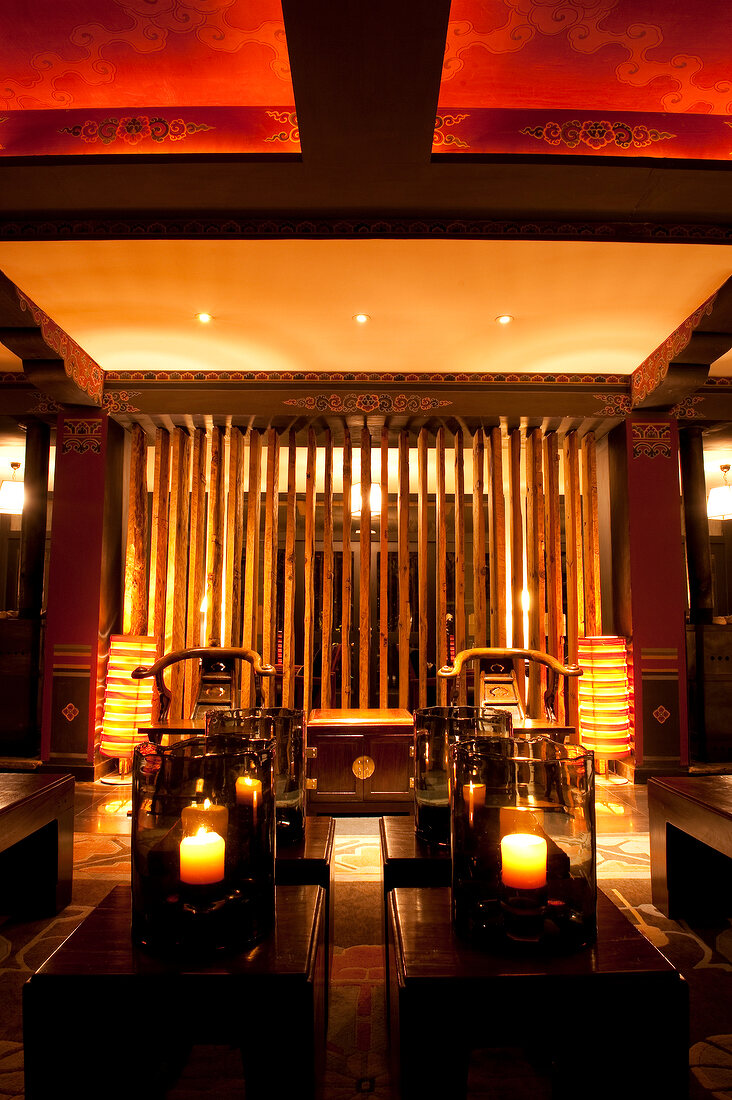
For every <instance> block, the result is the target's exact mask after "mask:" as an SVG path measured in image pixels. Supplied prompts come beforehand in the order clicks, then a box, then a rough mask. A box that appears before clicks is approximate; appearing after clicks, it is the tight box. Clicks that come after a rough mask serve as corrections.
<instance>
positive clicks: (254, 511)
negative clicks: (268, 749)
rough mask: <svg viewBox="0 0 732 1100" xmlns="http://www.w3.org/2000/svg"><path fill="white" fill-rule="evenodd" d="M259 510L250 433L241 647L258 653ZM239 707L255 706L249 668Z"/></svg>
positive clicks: (258, 446) (256, 442) (256, 455)
mask: <svg viewBox="0 0 732 1100" xmlns="http://www.w3.org/2000/svg"><path fill="white" fill-rule="evenodd" d="M261 506H262V436H261V433H260V432H258V431H255V430H254V429H251V430H250V431H249V481H248V483H247V535H246V550H245V558H244V599H243V625H242V644H243V645H244V646H245V647H248V648H249V649H254V650H257V649H258V644H259V643H258V634H259V525H260V518H261ZM241 673H242V678H241V701H242V706H244V707H252V706H254V703H255V698H256V697H255V691H254V672H253V670H252V666H251V665H250V664H248V663H247V664H245V665H244V666H243V667H242V670H241Z"/></svg>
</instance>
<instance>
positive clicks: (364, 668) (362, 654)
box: [358, 425, 371, 708]
mask: <svg viewBox="0 0 732 1100" xmlns="http://www.w3.org/2000/svg"><path fill="white" fill-rule="evenodd" d="M359 558H360V569H359V581H360V583H359V592H358V705H359V707H363V708H367V707H368V705H369V678H370V674H371V669H370V661H369V657H370V651H371V434H370V432H369V429H368V426H366V425H365V426H364V427H363V428H362V429H361V538H360V552H359Z"/></svg>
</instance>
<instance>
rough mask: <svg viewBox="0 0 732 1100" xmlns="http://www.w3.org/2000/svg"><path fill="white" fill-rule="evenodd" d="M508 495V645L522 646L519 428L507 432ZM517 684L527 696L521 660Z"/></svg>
mask: <svg viewBox="0 0 732 1100" xmlns="http://www.w3.org/2000/svg"><path fill="white" fill-rule="evenodd" d="M508 438H509V448H510V451H509V467H508V494H509V498H510V499H509V504H510V515H511V616H512V624H513V625H512V637H511V645H512V646H513V647H514V648H515V649H525V648H526V639H525V637H524V526H523V497H522V493H521V430H520V429H519V428H514V430H513V431H512V432H510V433H509V437H508ZM514 672H515V673H516V683H517V685H518V690H519V693H520V695H521V698H522V699H524V698H525V697H526V671H525V664H524V662H523V661H515V662H514Z"/></svg>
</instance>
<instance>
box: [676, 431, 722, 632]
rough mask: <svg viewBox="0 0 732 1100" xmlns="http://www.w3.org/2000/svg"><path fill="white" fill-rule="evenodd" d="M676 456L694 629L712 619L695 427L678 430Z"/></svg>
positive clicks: (700, 464)
mask: <svg viewBox="0 0 732 1100" xmlns="http://www.w3.org/2000/svg"><path fill="white" fill-rule="evenodd" d="M679 454H680V457H681V491H682V495H683V500H684V528H685V532H686V562H687V570H688V575H689V622H690V623H691V624H692V625H695V626H696V625H699V624H703V623H711V621H712V617H713V615H714V594H713V591H712V552H711V548H710V545H709V520H708V518H707V488H706V481H705V479H704V449H703V446H702V429H701V427H699V425H697V424H689V425H688V426H684V427H683V428H681V429H680V430H679Z"/></svg>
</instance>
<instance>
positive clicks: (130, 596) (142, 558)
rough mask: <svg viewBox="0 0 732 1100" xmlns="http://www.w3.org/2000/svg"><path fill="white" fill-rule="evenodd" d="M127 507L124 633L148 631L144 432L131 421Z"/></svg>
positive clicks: (145, 441)
mask: <svg viewBox="0 0 732 1100" xmlns="http://www.w3.org/2000/svg"><path fill="white" fill-rule="evenodd" d="M131 436H132V439H131V441H130V482H129V486H130V489H129V502H128V508H127V550H126V555H125V592H124V613H123V618H122V623H123V625H122V633H123V634H135V635H138V634H145V633H146V632H147V436H146V435H145V432H144V430H143V429H142V428H141V427H140V425H139V424H133V426H132V432H131Z"/></svg>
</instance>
